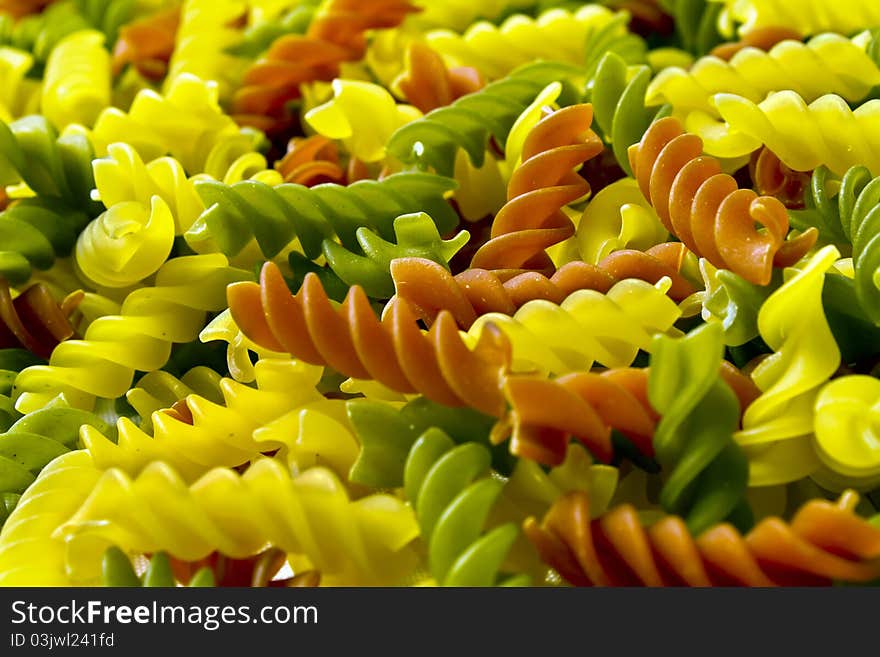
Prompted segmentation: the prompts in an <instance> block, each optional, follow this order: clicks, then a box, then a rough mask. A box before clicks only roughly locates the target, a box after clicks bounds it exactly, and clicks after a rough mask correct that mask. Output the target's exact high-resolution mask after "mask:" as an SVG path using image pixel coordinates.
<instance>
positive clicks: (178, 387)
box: [125, 365, 223, 433]
mask: <svg viewBox="0 0 880 657" xmlns="http://www.w3.org/2000/svg"><path fill="white" fill-rule="evenodd" d="M166 367H167V366H166ZM221 381H222V377H221V376H220V375H219V374H218V373H217V372H215V371H214V370H212V369H211V368H209V367H205V366H203V365H199V366H196V367H193V368H192V369H190V370H189V371H187V372H186V373H184V374H183V375H182V376H181V377H180V378H177V377H176V376H174V375H173V374H171V373H170V372H166V371H164V370H156V371H154V372H148V373H146V374H145V375H144V376H142V377H141V378H140V379H138V382H137V385H135V387H133V388H132V389H131V390H129V391H128V392H127V393H125V400H126V401H127V402H128V403H129V405H130V406H131V407H132V408H133V409H134V410H135V411H137V414H138V417H139V418H140V422H139V424H140V428H141V429H142V430H143V431H146V432H148V433H153V421H152V416H153V413H155V412H156V411H161V410H168V409H171V408H172V407H174V406H175V405H176V406H177V408H178V409H179V408H180V407H181V404H180V403H179V402H180V401H181V400H184V399H186V398H187V397H189V396H190V395H193V394H195V395H199V396H200V397H203V398H205V399H207V400H208V401H210V402H214V403H216V404H222V403H223V394H222V392H221V387H220V384H221ZM181 414H182V413H181Z"/></svg>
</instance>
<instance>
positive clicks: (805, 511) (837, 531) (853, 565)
mask: <svg viewBox="0 0 880 657" xmlns="http://www.w3.org/2000/svg"><path fill="white" fill-rule="evenodd" d="M857 501H858V495H856V494H855V493H854V492H852V491H849V492H847V493H844V494H843V495H842V496H841V497H840V499H839V500H838V501H837V503H832V502H827V501H825V500H815V499H814V500H810V501H809V502H807V503H806V504H804V505H803V506H802V507H801V508H800V509H799V510H798V512H797V513H796V514H795V516H794V518H793V519H792V520H791V522H790V523H786V522H785V521H784V520H782V519H781V518H777V517H771V518H766V519H764V520H762V521H761V522H760V523H758V525H757V526H755V527H754V529H752V530H751V531H750V532H749V533H748V534H746V535H745V536H743V535H742V534H740V533H739V531H737V530H736V529H735V528H734V527H733V526H731V525H729V524H727V523H722V524H719V525H715V526H713V527H711V528H709V529H707V530H706V531H704V532H702V533H700V534H699V535H697V536H694V535H693V534H692V533H691V532H690V531H689V530H688V528H687V526H686V525H685V523H684V521H683V520H682V519H681V518H678V517H676V516H667V517H666V518H663V519H662V520H660V521H658V522H657V523H655V524H654V525H652V526H651V527H649V528H645V527H642V525H641V522H640V521H639V517H638V513H637V511H636V509H635V508H634V507H632V506H631V505H622V506H618V507H616V508H614V509H612V510H611V511H609V512H607V513H605V514H603V515H602V516H601V517H599V518H597V519H595V520H590V497H589V495H588V494H587V493H584V492H580V491H577V492H572V493H568V494H566V495H564V496H563V497H561V498H559V500H557V501H556V502H555V503H554V505H553V507H552V508H551V509H550V511H549V512H548V513H547V514H546V515H545V516H544V519H543V521H542V522H541V523H540V524H539V523H538V521H537V520H535V519H534V518H530V519H529V520H527V521H526V523H525V524H524V530H525V533H526V535H527V536H528V537H529V539H530V540H531V541H532V543H533V544H534V545H535V547H536V548H537V549H538V552H539V553H540V554H541V557H542V558H543V559H544V561H546V562H547V563H548V564H549V565H551V566H552V567H553V568H555V569H556V570H557V572H559V574H560V575H562V577H563V578H564V579H565V580H566V581H568V582H570V583H571V584H573V585H575V586H808V585H813V586H815V585H830V584H832V583H833V582H834V581H842V582H854V583H859V582H861V583H865V582H868V581H870V580H872V579H874V578H876V577H877V575H878V574H880V565H878V564H880V561H878V560H877V557H878V555H880V530H878V529H877V528H876V527H875V526H874V525H873V524H871V523H870V522H868V521H866V520H864V519H862V518H860V517H859V516H857V515H855V513H853V507H854V506H855V504H856V502H857Z"/></svg>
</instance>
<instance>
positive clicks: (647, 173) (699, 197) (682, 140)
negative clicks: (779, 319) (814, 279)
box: [629, 117, 818, 285]
mask: <svg viewBox="0 0 880 657" xmlns="http://www.w3.org/2000/svg"><path fill="white" fill-rule="evenodd" d="M702 153H703V141H702V139H700V138H699V137H698V136H696V135H693V134H688V133H685V132H684V130H683V129H682V126H681V123H680V122H679V121H678V119H676V118H673V117H667V118H664V119H661V120H659V121H657V122H656V123H654V124H653V125H651V127H650V128H648V131H647V132H646V133H645V136H644V137H643V138H642V141H641V142H640V143H638V144H635V145H633V146H630V148H629V160H630V164H631V166H632V170H633V172H634V174H635V177H636V178H637V179H638V181H639V186H640V187H641V190H642V193H643V194H644V195H645V198H646V199H648V200H649V201H650V202H651V205H653V206H654V209H655V210H656V211H657V215H658V216H659V217H660V220H661V221H662V222H663V224H664V225H665V226H666V228H667V229H668V230H669V231H670V232H671V233H673V234H674V235H676V236H677V237H678V238H679V239H680V240H681V241H682V242H684V244H685V245H686V246H687V247H688V248H689V249H690V250H691V251H693V252H694V253H696V254H697V255H699V256H701V257H704V258H706V259H707V260H708V261H709V262H711V263H712V264H713V265H715V266H716V267H718V268H720V269H729V270H731V271H733V272H734V273H736V274H739V275H740V276H742V277H743V278H744V279H746V280H747V281H749V282H751V283H755V284H756V285H766V284H767V283H769V282H770V276H771V273H772V270H773V267H774V266H777V267H786V266H790V265H792V264H794V263H795V262H797V261H798V260H799V259H800V258H801V257H803V255H804V254H805V253H806V252H807V251H809V249H810V248H811V247H812V246H813V244H815V242H816V237H817V235H818V233H817V231H816V230H815V229H812V228H811V229H810V230H808V231H805V232H804V233H802V234H801V235H799V236H798V237H796V238H794V239H791V240H786V236H787V235H788V230H789V223H788V212H787V211H786V209H785V206H784V205H783V204H782V203H781V202H780V201H779V200H778V199H776V198H774V197H772V196H758V195H757V194H756V193H755V192H754V191H752V190H750V189H739V186H738V185H737V183H736V181H735V180H734V179H733V177H732V176H730V175H727V174H725V173H722V172H721V164H720V163H719V162H718V160H716V159H715V158H714V157H710V156H705V155H702ZM756 224H760V225H761V226H763V227H764V229H763V230H759V229H758V228H756Z"/></svg>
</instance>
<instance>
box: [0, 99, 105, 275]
mask: <svg viewBox="0 0 880 657" xmlns="http://www.w3.org/2000/svg"><path fill="white" fill-rule="evenodd" d="M0 151H2V155H0V184H5V185H11V184H17V183H19V182H24V183H26V184H27V185H28V187H29V188H30V189H31V190H32V191H33V192H34V193H35V195H36V196H34V197H31V198H25V199H22V200H20V201H18V202H17V203H16V204H15V205H13V206H11V207H10V208H8V209H6V210H5V211H4V212H3V213H2V214H0V276H3V277H5V278H6V279H8V280H9V281H10V282H11V283H13V284H19V283H23V282H25V281H27V280H28V279H29V278H30V275H31V272H32V268H37V269H49V268H50V267H51V266H52V263H53V262H54V261H55V259H56V258H57V257H63V256H66V255H69V254H70V252H71V250H72V248H73V245H74V242H75V241H76V236H77V234H78V233H79V231H80V230H82V228H83V227H84V226H85V225H86V224H87V223H88V222H89V220H90V218H91V217H92V216H95V215H97V214H98V212H99V211H100V210H99V208H100V205H99V204H97V203H95V202H94V201H92V200H90V198H89V191H90V190H91V188H92V187H93V186H94V179H93V177H92V171H91V158H92V149H91V147H90V146H89V144H88V141H87V140H86V139H85V138H83V137H82V136H80V135H65V136H62V137H58V136H57V133H56V132H55V130H54V128H52V127H51V126H50V125H49V123H48V121H46V119H45V118H43V117H41V116H29V117H25V118H23V119H19V120H18V121H14V122H13V123H11V124H9V125H8V126H7V125H6V124H2V123H0Z"/></svg>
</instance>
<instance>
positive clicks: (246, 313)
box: [229, 262, 509, 416]
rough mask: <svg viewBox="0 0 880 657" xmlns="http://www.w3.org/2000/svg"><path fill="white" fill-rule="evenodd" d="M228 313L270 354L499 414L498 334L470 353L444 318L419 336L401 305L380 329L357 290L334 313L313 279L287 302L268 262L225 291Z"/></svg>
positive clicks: (503, 358) (502, 359)
mask: <svg viewBox="0 0 880 657" xmlns="http://www.w3.org/2000/svg"><path fill="white" fill-rule="evenodd" d="M229 307H230V310H231V311H232V316H233V318H234V319H235V323H236V324H237V325H238V326H239V327H240V328H241V330H242V331H243V332H244V333H245V335H247V336H248V337H249V338H250V339H251V340H253V341H254V342H255V343H256V344H258V345H261V346H263V347H266V348H268V349H271V350H273V351H278V352H286V353H289V354H291V355H292V356H294V357H295V358H299V359H301V360H304V361H305V362H308V363H314V364H321V365H323V364H327V365H330V366H331V367H333V368H334V369H336V370H337V371H339V372H341V373H343V374H345V375H346V376H350V377H353V378H356V379H373V380H375V381H378V382H380V383H382V384H384V385H386V386H388V387H389V388H391V389H392V390H397V391H399V392H421V393H423V394H424V395H425V396H426V397H428V398H429V399H432V400H433V401H437V402H439V403H441V404H446V405H449V406H470V407H472V408H475V409H477V410H480V411H482V412H485V413H488V414H490V415H495V416H497V415H498V414H500V412H501V410H502V408H503V405H504V401H503V398H502V397H501V392H500V390H499V379H500V376H501V372H502V371H503V370H504V368H505V365H506V363H507V359H508V358H509V345H508V344H507V341H506V339H504V337H503V335H500V334H499V333H498V332H497V331H493V330H486V331H484V332H483V335H482V337H481V339H480V340H479V341H478V342H477V345H476V347H475V348H474V349H473V350H471V349H469V348H468V347H467V346H466V345H465V343H464V342H463V340H462V338H461V337H460V336H459V335H458V329H457V327H456V325H455V322H454V320H453V319H452V317H451V316H450V315H448V314H442V315H441V316H440V317H438V319H437V321H436V322H435V323H434V325H433V326H432V327H431V330H430V331H429V332H428V334H426V335H423V334H422V333H421V331H420V330H419V328H418V325H417V324H416V322H415V318H414V316H413V314H412V313H411V312H410V311H409V310H408V309H407V308H406V307H404V306H403V305H402V304H397V305H396V306H395V307H394V312H392V313H391V314H390V315H388V316H387V317H386V318H385V319H384V320H382V321H381V322H380V321H379V319H378V318H377V317H376V316H375V314H374V313H373V310H372V308H370V305H369V302H368V301H367V297H366V295H365V294H364V292H363V290H362V289H361V288H359V287H357V286H355V287H352V288H351V291H350V292H349V294H348V296H347V297H346V300H345V302H343V304H342V306H341V307H340V308H338V309H337V308H334V307H333V305H332V304H331V302H330V300H329V299H328V298H327V295H326V292H325V291H324V289H323V287H322V286H321V283H320V282H319V281H318V278H317V276H315V275H314V274H308V275H306V277H305V280H304V282H303V286H302V289H301V290H300V291H299V292H298V293H297V294H296V295H291V294H290V292H289V291H288V289H287V285H286V284H285V283H284V279H283V278H282V276H281V272H280V271H279V270H278V267H277V266H276V265H274V264H273V263H271V262H269V263H266V265H264V267H263V269H262V272H261V274H260V284H259V285H257V284H250V285H247V284H241V285H233V286H230V288H229ZM331 326H332V327H333V329H332V330H331V329H330V327H331Z"/></svg>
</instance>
